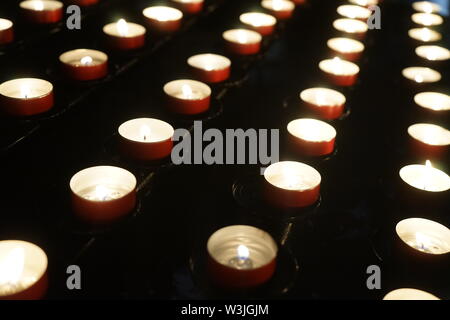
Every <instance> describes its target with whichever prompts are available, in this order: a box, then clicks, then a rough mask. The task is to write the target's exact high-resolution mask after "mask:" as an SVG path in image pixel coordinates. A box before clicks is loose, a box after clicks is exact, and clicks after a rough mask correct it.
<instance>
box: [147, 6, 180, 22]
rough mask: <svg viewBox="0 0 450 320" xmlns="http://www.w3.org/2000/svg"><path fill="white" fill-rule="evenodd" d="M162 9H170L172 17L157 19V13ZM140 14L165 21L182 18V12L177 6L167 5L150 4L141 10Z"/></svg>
mask: <svg viewBox="0 0 450 320" xmlns="http://www.w3.org/2000/svg"><path fill="white" fill-rule="evenodd" d="M162 10H166V11H170V12H171V13H173V17H169V18H170V19H166V20H159V19H158V16H157V13H158V12H161V11H162ZM142 14H143V15H144V16H145V17H146V18H149V19H153V20H158V21H162V22H166V21H177V20H180V19H182V18H183V12H182V11H181V10H178V9H177V8H173V7H169V6H150V7H147V8H145V9H144V10H142Z"/></svg>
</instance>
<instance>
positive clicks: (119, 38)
mask: <svg viewBox="0 0 450 320" xmlns="http://www.w3.org/2000/svg"><path fill="white" fill-rule="evenodd" d="M103 32H104V33H105V34H106V35H107V37H108V41H109V43H110V45H111V46H112V47H113V48H116V49H119V50H132V49H137V48H141V47H143V46H144V44H145V33H146V30H145V28H144V27H143V26H141V25H140V24H136V23H130V22H127V21H126V20H125V19H120V20H119V21H117V22H115V23H110V24H107V25H106V26H104V27H103Z"/></svg>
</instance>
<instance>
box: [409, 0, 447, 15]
mask: <svg viewBox="0 0 450 320" xmlns="http://www.w3.org/2000/svg"><path fill="white" fill-rule="evenodd" d="M412 7H413V9H414V10H416V11H418V12H424V13H435V12H440V11H441V10H442V8H441V6H440V5H439V4H437V3H435V2H431V1H416V2H413V4H412Z"/></svg>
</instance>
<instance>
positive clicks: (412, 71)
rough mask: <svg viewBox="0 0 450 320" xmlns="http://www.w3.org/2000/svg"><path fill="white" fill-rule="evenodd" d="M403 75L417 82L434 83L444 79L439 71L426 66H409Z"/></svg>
mask: <svg viewBox="0 0 450 320" xmlns="http://www.w3.org/2000/svg"><path fill="white" fill-rule="evenodd" d="M402 75H403V77H405V78H406V79H408V80H411V81H412V82H414V83H416V84H421V83H433V82H438V81H440V80H441V79H442V76H441V74H440V73H439V72H438V71H436V70H434V69H431V68H426V67H408V68H405V69H403V71H402Z"/></svg>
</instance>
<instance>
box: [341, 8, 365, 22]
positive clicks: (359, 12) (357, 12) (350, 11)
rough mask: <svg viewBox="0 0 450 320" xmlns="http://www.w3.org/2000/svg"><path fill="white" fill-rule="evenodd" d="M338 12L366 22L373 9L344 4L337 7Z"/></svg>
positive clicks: (346, 16)
mask: <svg viewBox="0 0 450 320" xmlns="http://www.w3.org/2000/svg"><path fill="white" fill-rule="evenodd" d="M337 13H338V14H339V15H341V16H343V17H345V18H349V19H357V20H361V21H364V22H366V21H367V20H368V19H369V18H370V16H371V15H372V11H371V10H369V9H367V8H365V7H361V6H357V5H351V4H344V5H341V6H339V7H338V8H337Z"/></svg>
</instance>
